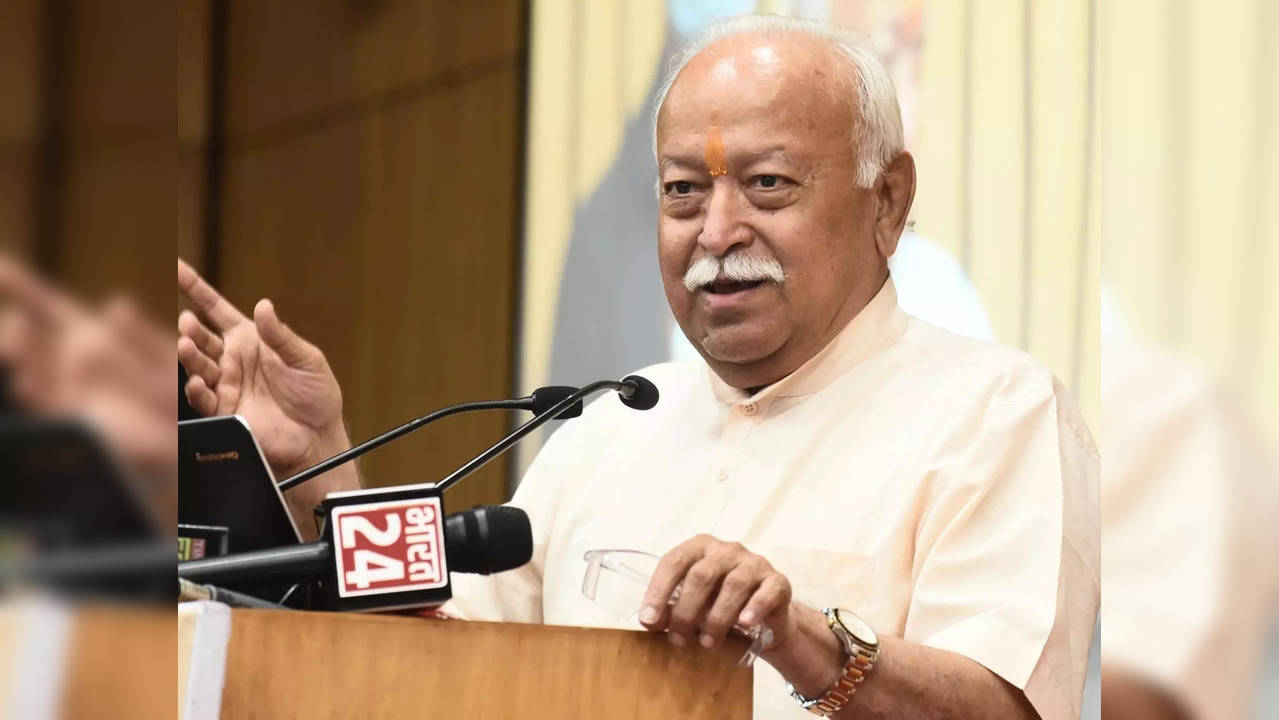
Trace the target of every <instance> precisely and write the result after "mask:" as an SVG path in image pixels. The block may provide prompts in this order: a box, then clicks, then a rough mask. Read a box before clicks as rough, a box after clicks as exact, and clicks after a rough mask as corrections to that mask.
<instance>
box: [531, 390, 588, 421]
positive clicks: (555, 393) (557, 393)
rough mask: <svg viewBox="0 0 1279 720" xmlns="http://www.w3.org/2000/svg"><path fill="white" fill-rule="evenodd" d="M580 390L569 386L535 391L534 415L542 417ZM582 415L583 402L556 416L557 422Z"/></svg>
mask: <svg viewBox="0 0 1279 720" xmlns="http://www.w3.org/2000/svg"><path fill="white" fill-rule="evenodd" d="M577 391H578V388H575V387H571V386H569V385H547V386H546V387H540V388H538V389H536V390H534V391H533V407H532V410H533V414H534V415H541V414H542V413H544V412H546V411H547V410H550V409H551V408H553V407H555V406H556V405H558V404H559V403H560V402H561V401H563V400H566V399H567V398H568V396H569V395H572V394H573V393H575V392H577ZM581 414H582V401H581V400H578V401H577V402H575V403H573V404H572V405H569V406H568V408H566V409H565V410H564V411H563V412H561V413H560V414H559V415H556V416H555V419H556V420H568V419H569V418H575V417H577V416H578V415H581Z"/></svg>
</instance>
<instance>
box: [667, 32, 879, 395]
mask: <svg viewBox="0 0 1279 720" xmlns="http://www.w3.org/2000/svg"><path fill="white" fill-rule="evenodd" d="M846 73H847V67H846V66H845V65H842V64H840V63H839V62H838V61H837V60H836V59H835V55H834V54H833V52H832V51H830V50H828V49H827V48H825V47H823V46H821V45H819V44H817V43H814V42H813V41H812V40H809V39H806V38H790V37H782V38H769V37H760V36H738V37H732V38H728V39H726V40H724V41H721V42H719V43H716V44H715V45H712V46H711V47H710V48H708V49H707V50H705V51H703V52H702V53H700V54H698V55H697V56H696V57H695V58H693V60H692V61H690V62H689V64H688V65H687V66H685V68H684V70H683V71H682V72H681V73H680V75H679V78H678V79H677V80H676V81H675V84H674V86H673V87H672V88H671V91H670V94H669V95H668V96H667V99H666V102H665V104H664V105H663V108H662V112H661V115H660V117H659V120H658V128H657V155H658V169H659V174H660V188H659V190H660V194H661V200H660V208H661V209H660V215H659V220H658V254H659V263H660V266H661V272H662V283H663V285H664V286H665V289H666V297H667V300H668V301H669V302H670V305H671V309H672V311H673V312H674V314H675V318H676V320H677V321H678V322H679V324H680V327H681V328H682V329H683V331H684V334H685V335H687V336H688V339H689V340H690V341H691V342H692V344H693V345H694V346H695V347H697V348H698V350H699V351H700V352H701V354H702V356H703V357H704V358H706V360H707V362H708V363H709V364H710V365H711V367H712V368H713V369H714V370H715V371H716V372H717V374H719V375H720V377H722V378H724V380H725V381H727V382H729V383H730V384H733V385H735V386H737V387H754V386H758V385H765V384H769V383H772V382H774V381H776V380H778V379H780V378H781V377H784V376H785V375H787V374H789V373H790V372H793V371H794V370H795V369H796V368H798V367H799V366H800V365H802V364H803V363H804V362H805V361H806V360H808V359H809V358H811V357H812V356H813V355H814V354H816V353H817V352H818V351H819V350H821V348H822V347H824V346H825V345H826V344H827V343H828V342H829V341H830V340H831V339H832V338H833V337H834V335H835V334H837V333H838V332H839V330H840V329H842V327H843V326H844V325H845V324H846V323H847V322H848V320H850V319H851V318H852V316H853V315H855V314H856V312H857V311H858V310H860V309H861V307H862V305H864V304H865V302H866V301H867V300H869V298H870V297H871V296H872V295H873V294H874V291H875V290H878V288H879V284H878V282H879V281H882V279H883V277H884V275H883V273H884V272H885V270H884V262H885V259H884V258H883V256H881V255H880V254H879V252H878V250H877V249H876V244H875V207H876V205H875V194H874V193H873V192H870V191H867V190H857V189H855V188H854V177H855V173H856V156H855V151H854V147H853V144H852V137H853V124H852V123H853V119H852V113H851V110H850V108H849V106H848V103H847V100H846V99H842V98H847V91H844V92H842V93H837V92H836V89H835V88H836V84H835V83H836V82H839V81H846V80H845V78H846ZM733 255H737V256H739V257H743V258H749V259H753V260H756V261H758V262H756V263H752V264H751V267H747V268H745V269H743V271H742V272H740V273H739V274H738V276H737V277H738V279H739V280H740V279H742V278H743V276H744V277H747V278H750V279H751V281H749V282H729V281H727V278H728V277H732V273H731V272H729V273H727V277H726V273H724V272H721V273H720V274H719V279H718V280H717V281H715V282H711V283H710V284H702V285H699V286H697V287H694V288H693V289H691V290H690V289H689V288H688V287H686V285H685V280H686V275H688V278H687V279H689V280H690V281H694V282H695V281H696V280H697V279H698V277H697V276H699V275H700V280H702V281H708V280H710V278H711V277H713V275H709V274H706V273H704V272H703V273H698V272H697V271H696V270H695V271H694V272H693V273H689V272H688V271H689V268H690V266H694V265H696V264H698V262H699V261H700V264H701V266H702V267H700V268H697V270H703V271H704V270H706V269H711V270H713V269H714V268H715V267H716V265H715V264H714V263H713V262H709V260H710V259H716V258H719V259H723V258H726V257H729V256H733ZM778 266H780V269H781V270H782V271H784V280H783V281H782V282H780V283H779V282H775V281H773V280H763V281H758V280H759V279H761V278H764V277H767V276H768V272H767V270H768V269H769V268H770V267H771V268H773V269H777V267H778ZM732 267H733V263H731V262H730V263H728V264H727V266H726V268H727V269H728V270H730V271H731V269H732ZM752 267H753V269H752ZM761 269H762V270H761ZM876 278H878V281H877V280H876ZM859 290H860V291H861V292H859Z"/></svg>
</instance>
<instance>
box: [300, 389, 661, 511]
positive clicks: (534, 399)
mask: <svg viewBox="0 0 1279 720" xmlns="http://www.w3.org/2000/svg"><path fill="white" fill-rule="evenodd" d="M646 382H647V381H646ZM650 384H651V383H650ZM654 390H656V389H654ZM575 392H577V388H575V387H569V386H567V385H550V386H547V387H542V388H538V389H536V390H534V391H533V394H532V395H529V396H528V397H522V398H515V399H511V400H482V401H479V402H469V403H458V404H457V405H450V406H448V407H446V408H441V409H439V410H436V411H435V412H433V413H430V414H429V415H423V416H422V417H420V418H417V419H416V420H410V421H408V422H406V423H404V424H403V425H400V426H399V427H397V428H393V429H391V430H388V431H386V432H384V433H382V434H381V435H378V436H377V437H375V438H373V439H372V440H366V441H365V442H362V443H360V444H359V445H356V446H355V447H353V448H351V449H350V450H347V451H345V452H340V453H338V454H337V455H334V456H333V457H331V458H329V459H328V460H324V461H322V462H319V463H317V464H315V465H313V466H311V467H309V468H307V469H306V470H303V471H302V472H300V473H298V474H296V475H294V476H292V477H290V478H288V479H287V480H284V481H282V482H280V483H279V488H280V490H281V491H284V490H288V489H289V488H291V487H296V486H298V485H300V484H302V483H304V482H306V481H307V480H310V479H311V478H313V477H315V476H316V475H321V474H323V473H325V472H327V471H329V470H332V469H333V468H335V467H337V466H338V465H341V464H342V463H345V462H349V461H351V460H354V459H356V458H358V457H360V456H361V455H363V454H365V453H367V452H369V451H371V450H376V449H377V448H379V447H381V446H383V445H385V444H386V443H388V442H391V441H392V440H394V439H396V438H398V437H403V436H404V435H407V434H409V433H411V432H413V431H414V430H417V429H419V428H421V427H423V426H424V425H428V424H430V423H433V422H435V421H436V420H439V419H441V418H445V417H448V416H449V415H455V414H457V413H462V412H471V411H473V410H532V411H533V413H534V414H536V415H540V414H542V413H544V412H546V411H547V410H548V409H549V408H552V407H555V406H557V405H561V401H562V400H564V399H565V398H567V397H569V396H571V395H572V394H573V393H575ZM581 414H582V401H581V400H580V399H579V400H578V401H577V402H574V403H568V404H567V405H563V409H562V410H561V411H560V412H559V414H557V415H555V416H554V417H556V418H558V419H560V420H568V419H569V418H575V417H577V416H578V415H581Z"/></svg>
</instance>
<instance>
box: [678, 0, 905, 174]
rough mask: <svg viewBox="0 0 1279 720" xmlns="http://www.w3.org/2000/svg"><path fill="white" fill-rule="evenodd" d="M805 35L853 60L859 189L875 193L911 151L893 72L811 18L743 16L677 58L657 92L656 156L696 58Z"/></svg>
mask: <svg viewBox="0 0 1279 720" xmlns="http://www.w3.org/2000/svg"><path fill="white" fill-rule="evenodd" d="M782 33H803V34H805V35H808V36H810V37H814V38H817V39H820V40H824V41H826V42H827V43H829V44H830V46H831V47H832V48H833V49H834V50H835V51H837V52H838V53H839V54H840V55H841V56H842V57H843V58H845V59H847V60H848V63H849V65H850V66H851V70H852V80H853V82H852V84H853V85H855V88H850V90H855V97H853V98H850V103H849V104H850V106H851V108H852V111H853V113H854V115H855V117H854V118H853V137H852V143H853V149H854V151H855V152H856V153H857V176H856V177H855V178H854V182H855V183H856V184H857V187H860V188H869V187H872V186H874V184H875V181H876V180H877V179H879V174H880V173H882V172H883V171H884V168H885V167H887V166H888V163H890V162H892V160H893V158H895V157H897V155H898V154H899V153H901V152H902V150H903V149H904V148H905V145H906V142H905V139H904V137H903V132H902V115H901V110H900V109H899V108H898V106H897V91H896V90H895V89H894V88H893V81H892V80H891V79H890V78H889V77H888V71H886V70H885V69H884V66H883V65H882V64H880V62H879V60H878V59H876V58H875V56H874V55H872V54H871V53H869V52H867V51H866V50H864V49H862V48H861V47H860V46H859V45H858V44H857V40H856V39H855V38H854V37H853V35H852V34H850V33H848V32H846V31H844V30H841V29H840V28H838V27H835V26H834V25H831V24H830V23H825V22H821V21H818V20H810V19H807V18H789V17H780V16H777V15H756V14H746V15H737V16H734V17H730V18H723V19H720V20H716V21H715V22H713V23H711V25H710V26H709V27H707V28H706V29H705V30H703V31H702V32H701V34H699V35H698V36H697V37H696V38H694V39H693V40H692V41H691V42H689V43H688V44H686V45H684V46H683V47H682V48H680V49H679V50H678V51H677V52H676V53H675V54H674V55H672V56H671V59H670V62H669V63H668V64H667V72H666V78H665V80H664V81H663V82H662V86H661V87H660V88H659V89H658V91H657V103H656V106H655V107H654V110H653V154H654V155H656V154H657V120H658V117H659V116H660V115H661V112H662V105H663V104H664V103H665V102H666V95H667V93H669V92H670V90H671V86H672V85H674V84H675V78H677V77H679V74H680V71H681V70H683V69H684V66H685V65H687V64H688V62H689V61H690V60H692V59H693V56H695V55H697V54H698V53H700V52H701V51H703V50H705V49H706V48H708V47H710V46H711V45H714V44H715V43H717V42H719V41H720V40H723V39H724V38H727V37H732V36H734V35H777V34H782Z"/></svg>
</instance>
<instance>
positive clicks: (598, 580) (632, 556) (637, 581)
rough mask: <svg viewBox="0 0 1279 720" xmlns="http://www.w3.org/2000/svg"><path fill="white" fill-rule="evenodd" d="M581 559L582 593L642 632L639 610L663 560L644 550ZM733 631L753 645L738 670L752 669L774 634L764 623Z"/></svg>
mask: <svg viewBox="0 0 1279 720" xmlns="http://www.w3.org/2000/svg"><path fill="white" fill-rule="evenodd" d="M582 559H584V560H586V575H585V576H583V577H582V594H583V595H585V596H586V597H587V598H588V599H590V600H591V601H593V602H594V603H595V604H597V605H599V606H600V607H602V608H604V609H605V610H607V611H609V612H612V613H615V614H616V615H617V617H619V618H620V619H622V620H623V621H625V622H627V623H628V624H630V625H632V626H634V627H635V628H636V629H643V626H642V625H640V622H639V609H640V605H641V603H642V602H643V601H644V591H645V590H647V589H648V583H649V580H651V579H652V577H653V572H654V571H655V570H656V569H657V563H658V561H659V560H660V558H658V557H657V556H656V555H653V554H652V553H647V552H644V551H642V550H588V551H587V552H586V554H585V555H584V556H583V558H582ZM681 587H682V585H677V586H676V587H675V590H674V592H672V593H671V596H670V598H669V599H667V601H666V602H667V604H668V605H674V604H675V603H676V601H678V600H679V595H680V589H681ZM730 632H732V633H733V634H735V635H738V636H740V637H744V638H746V639H747V640H749V641H750V643H751V646H750V649H749V650H747V651H746V654H745V655H743V656H742V659H741V660H739V661H738V662H737V665H738V667H751V666H752V665H754V664H755V658H757V657H759V655H760V653H761V652H763V651H764V650H766V649H767V648H769V647H771V646H772V644H773V631H772V630H770V629H769V628H768V627H767V626H765V625H763V624H756V625H753V626H751V627H743V626H741V625H734V626H733V627H732V629H731V630H730Z"/></svg>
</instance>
